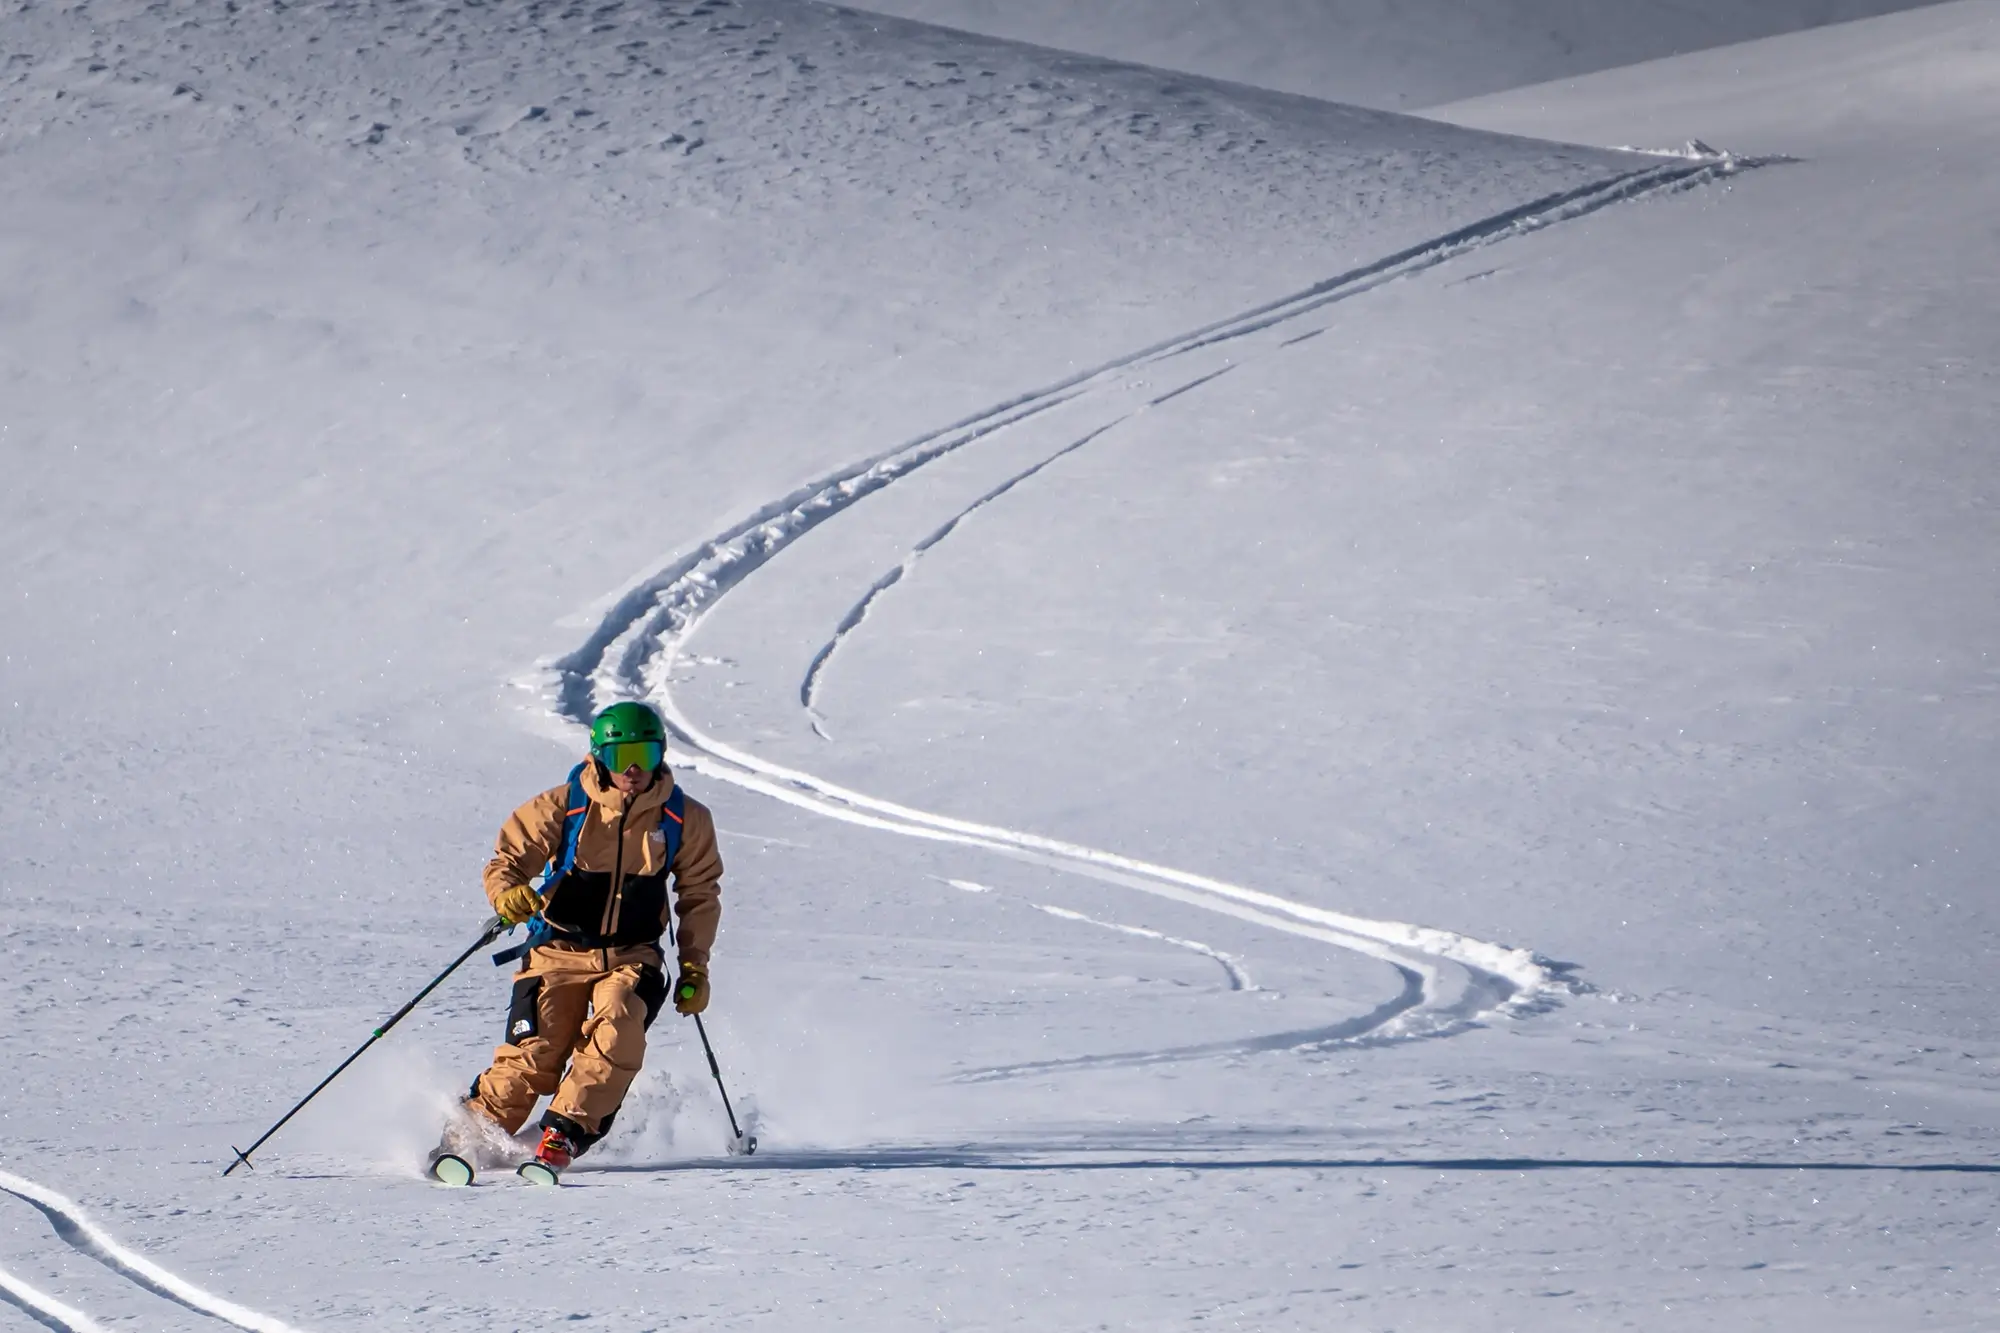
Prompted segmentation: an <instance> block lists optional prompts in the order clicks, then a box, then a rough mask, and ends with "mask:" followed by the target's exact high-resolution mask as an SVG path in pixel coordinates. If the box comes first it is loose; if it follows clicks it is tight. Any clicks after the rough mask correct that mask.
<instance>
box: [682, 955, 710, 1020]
mask: <svg viewBox="0 0 2000 1333" xmlns="http://www.w3.org/2000/svg"><path fill="white" fill-rule="evenodd" d="M706 1008H708V969H707V968H705V967H703V966H702V965H701V964H700V963H687V962H684V963H682V964H681V979H680V980H679V981H677V982H675V983H674V1012H675V1013H677V1014H698V1013H700V1012H701V1011H702V1010H704V1009H706Z"/></svg>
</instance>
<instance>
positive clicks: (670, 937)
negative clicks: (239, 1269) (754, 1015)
mask: <svg viewBox="0 0 2000 1333" xmlns="http://www.w3.org/2000/svg"><path fill="white" fill-rule="evenodd" d="M666 915H667V945H668V947H669V948H671V949H672V950H673V951H674V952H675V953H679V952H680V947H681V942H680V932H679V931H677V930H675V929H674V914H673V913H672V912H668V913H667V914H666ZM694 1030H695V1031H696V1032H699V1033H700V1034H701V1051H702V1054H703V1055H706V1056H707V1057H708V1072H709V1073H711V1074H713V1075H714V1076H715V1090H716V1091H717V1092H719V1093H721V1094H722V1113H723V1114H724V1115H726V1116H728V1117H729V1132H730V1133H731V1134H734V1135H735V1136H736V1146H737V1147H739V1148H741V1149H742V1150H743V1155H744V1156H745V1157H749V1156H751V1155H752V1154H754V1153H755V1152H756V1151H757V1136H756V1135H755V1134H745V1133H744V1132H743V1131H742V1129H741V1128H739V1127H738V1126H737V1124H736V1108H735V1107H733V1106H731V1105H730V1104H729V1089H728V1088H725V1087H723V1086H722V1066H721V1065H719V1064H717V1063H716V1062H715V1047H713V1046H711V1045H709V1044H708V1027H707V1025H706V1024H704V1023H703V1022H702V1021H701V1015H700V1014H695V1015H694Z"/></svg>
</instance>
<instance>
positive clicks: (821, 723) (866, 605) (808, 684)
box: [799, 371, 1222, 740]
mask: <svg viewBox="0 0 2000 1333" xmlns="http://www.w3.org/2000/svg"><path fill="white" fill-rule="evenodd" d="M1221 373H1222V372H1221V371H1217V372H1216V374H1218V375H1219V374H1221ZM1204 378H1207V379H1213V378H1214V376H1213V375H1211V376H1206V377H1204ZM1190 387H1192V386H1190ZM1170 396H1171V395H1170ZM1131 419H1132V414H1130V413H1127V414H1126V415H1124V416H1121V417H1119V418H1118V419H1117V420H1116V421H1109V422H1106V423H1105V424H1104V425H1102V426H1099V427H1097V428H1096V429H1095V430H1093V431H1091V432H1090V433H1089V434H1088V435H1085V436H1084V437H1083V438H1082V439H1079V440H1072V441H1071V442H1070V443H1068V444H1066V445H1064V446H1063V447H1062V448H1060V449H1058V450H1056V451H1055V452H1054V453H1052V454H1050V455H1049V456H1048V457H1047V458H1044V459H1043V460H1042V461H1041V462H1039V463H1036V464H1035V465H1034V466H1033V467H1030V468H1026V469H1023V470H1022V471H1020V472H1017V473H1015V474H1014V475H1013V476H1011V477H1009V478H1007V480H1005V481H1003V482H1001V483H1000V484H999V485H998V486H995V487H994V488H993V489H992V490H990V491H988V492H986V494H984V495H982V496H980V497H979V498H978V499H977V500H974V501H973V502H972V503H971V504H969V505H967V506H966V507H965V508H963V509H961V510H959V511H958V512H957V513H956V514H954V515H952V516H951V518H950V519H948V520H947V521H946V522H945V524H944V526H943V527H940V528H939V529H938V530H937V531H935V532H933V533H931V535H930V536H928V537H926V538H924V539H923V540H922V541H920V542H918V543H917V544H916V545H915V546H913V547H911V548H910V554H909V555H908V556H906V557H905V558H904V560H903V563H901V564H900V565H897V566H896V567H895V568H894V569H892V570H890V571H889V572H888V573H886V574H884V575H883V576H882V577H881V578H879V579H877V580H875V583H874V586H872V587H870V588H869V589H868V591H867V592H866V593H865V594H863V595H862V598H861V600H860V601H858V602H856V603H855V604H854V605H853V606H852V607H851V608H850V609H849V610H848V612H847V614H846V615H844V616H842V617H841V618H840V624H839V625H838V626H836V627H835V628H834V631H833V637H832V638H830V639H828V640H827V641H826V643H825V644H824V645H823V646H822V647H821V648H820V650H819V652H817V653H816V654H814V655H813V660H812V664H811V665H810V666H808V667H807V668H806V678H805V681H804V682H803V683H802V684H801V685H800V686H799V703H800V704H801V705H802V706H803V707H804V708H805V710H806V716H807V717H808V718H810V719H811V721H812V728H813V731H814V732H815V733H817V734H818V736H819V738H820V739H821V740H832V739H833V737H832V736H831V735H829V734H828V733H827V730H826V723H825V720H824V719H823V718H821V717H820V715H819V712H818V710H817V709H816V708H815V707H814V702H815V700H816V698H817V696H818V694H819V683H820V680H821V678H822V677H823V675H824V673H825V671H826V664H827V663H828V662H830V661H831V660H832V659H833V655H834V654H835V653H836V652H838V651H839V650H840V645H841V644H842V643H843V642H845V641H846V639H847V636H848V635H849V634H852V633H853V632H854V631H855V630H857V629H860V628H861V625H862V622H863V621H865V620H867V619H868V612H869V610H870V609H871V608H873V607H874V605H875V602H876V599H877V598H879V597H881V595H882V594H883V593H885V592H887V591H889V589H891V588H893V587H895V586H896V585H897V584H898V583H901V582H902V581H903V579H904V578H906V577H908V576H909V574H910V573H912V572H913V571H914V570H915V569H916V567H917V562H918V561H920V560H922V559H923V558H924V556H925V554H926V553H928V552H929V551H930V549H931V548H932V547H933V546H936V545H937V544H938V543H939V542H941V541H943V540H944V539H945V538H947V537H949V536H951V534H952V533H953V532H956V531H957V530H958V525H959V524H961V523H963V522H964V521H965V520H966V519H968V518H970V517H972V515H973V514H974V513H975V512H977V511H978V510H981V509H984V508H985V507H986V506H987V505H989V504H991V503H993V502H994V501H995V500H998V499H999V498H1000V497H1001V496H1003V495H1005V494H1006V493H1007V492H1009V491H1011V490H1013V489H1014V488H1015V487H1016V486H1019V485H1020V484H1021V483H1022V482H1024V481H1026V480H1028V478H1030V477H1032V476H1034V475H1035V474H1037V473H1038V472H1040V471H1042V470H1043V469H1044V468H1047V467H1052V466H1054V464H1055V463H1056V461H1057V460H1058V459H1061V458H1065V457H1067V456H1069V455H1070V454H1073V453H1075V452H1076V451H1077V450H1079V449H1081V448H1083V447H1084V446H1085V445H1087V444H1089V443H1090V442H1091V441H1092V440H1095V439H1096V438H1097V437H1098V436H1100V435H1103V434H1105V433H1106V432H1107V431H1110V430H1112V429H1113V428H1115V427H1117V426H1120V425H1123V424H1124V423H1125V422H1127V421H1129V420H1131Z"/></svg>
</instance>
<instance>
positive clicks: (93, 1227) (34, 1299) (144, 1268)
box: [0, 1171, 302, 1333]
mask: <svg viewBox="0 0 2000 1333" xmlns="http://www.w3.org/2000/svg"><path fill="white" fill-rule="evenodd" d="M0 1191H5V1192H6V1193H8V1194H11V1195H13V1196H14V1197H15V1198H17V1199H20V1200H21V1201H22V1202H23V1203H26V1204H28V1205H29V1206H31V1207H33V1208H34V1209H35V1210H36V1211H37V1212H39V1213H41V1215H42V1216H43V1217H45V1218H47V1219H48V1221H49V1226H50V1227H52V1228H53V1229H54V1230H55V1233H56V1237H57V1238H58V1239H59V1240H61V1241H63V1242H64V1243H65V1244H67V1245H69V1246H70V1247H71V1248H73V1249H75V1250H77V1251H79V1252H80V1253H83V1254H86V1255H89V1256H90V1257H91V1258H92V1259H95V1260H97V1262H99V1263H101V1264H103V1265H104V1266H105V1267H106V1268H108V1269H110V1270H111V1271H112V1272H114V1273H116V1274H118V1275H119V1276H120V1277H122V1278H124V1279H126V1280H127V1281H129V1282H131V1283H133V1284H135V1285H137V1286H140V1287H143V1288H144V1289H145V1290H147V1291H150V1292H152V1293H153V1294H154V1295H155V1296H160V1297H164V1298H165V1299H167V1300H170V1301H172V1302H174V1303H175V1304H176V1305H183V1306H186V1307H187V1308H188V1309H190V1310H193V1311H195V1312H196V1313H198V1314H205V1315H208V1316H210V1317H212V1318H215V1319H220V1320H222V1321H223V1322H224V1323H226V1324H234V1325H235V1326H236V1327H237V1328H242V1329H249V1330H251V1333H302V1331H301V1330H300V1329H297V1328H295V1327H294V1326H292V1325H291V1324H287V1323H285V1322H284V1321H282V1320H279V1319H274V1318H272V1317H271V1316H270V1315H267V1314H259V1313H258V1312H257V1311H255V1310H251V1309H247V1308H246V1307H244V1306H241V1305H238V1304H236V1303H235V1302H234V1301H229V1300H224V1299H223V1298H222V1297H220V1296H217V1295H215V1294H213V1293H211V1292H207V1291H204V1290H202V1289H201V1288H200V1287H197V1286H196V1285H194V1283H192V1282H189V1281H187V1280H186V1279H185V1278H181V1277H178V1276H176V1275H174V1274H173V1273H170V1272H168V1271H167V1270H166V1269H164V1268H162V1267H160V1266H159V1265H158V1264H156V1263H154V1262H153V1261H152V1260H150V1259H148V1258H146V1256H145V1255H143V1254H139V1253H138V1252H136V1251H134V1250H131V1249H128V1248H126V1247H125V1246H123V1245H121V1244H119V1243H118V1242H117V1241H116V1240H113V1239H112V1238H111V1236H110V1235H109V1234H108V1233H107V1232H105V1231H104V1230H103V1228H101V1227H99V1226H98V1225H97V1224H96V1223H95V1222H92V1221H91V1220H90V1218H89V1217H88V1216H86V1215H85V1213H84V1211H83V1209H81V1208H79V1207H78V1206H77V1205H76V1204H75V1203H74V1202H72V1201H71V1200H69V1199H67V1198H65V1197H64V1196H62V1195H60V1194H58V1193H56V1192H55V1191H54V1190H51V1189H47V1188H45V1187H44V1186H41V1185H37V1184H36V1183H35V1182H34V1181H32V1180H27V1179H25V1178H23V1177H21V1176H17V1175H14V1174H12V1173H11V1172H7V1171H0ZM0 1290H4V1291H5V1293H6V1295H7V1297H8V1298H9V1300H10V1302H11V1303H13V1304H15V1305H18V1306H20V1307H21V1308H23V1309H26V1310H28V1311H29V1312H30V1313H31V1314H32V1315H33V1316H34V1317H35V1318H36V1319H38V1320H40V1321H41V1322H42V1323H44V1324H47V1325H48V1326H49V1327H51V1328H64V1329H70V1330H72V1331H73V1333H94V1331H96V1330H101V1329H103V1327H104V1326H103V1325H101V1324H98V1323H96V1322H94V1321H92V1320H91V1319H90V1318H89V1317H88V1316H86V1315H84V1314H82V1313H80V1312H79V1311H76V1310H72V1309H70V1308H69V1307H68V1306H66V1305H63V1304H61V1303H60V1302H57V1301H55V1300H54V1299H53V1298H51V1297H49V1296H46V1295H44V1294H43V1293H41V1292H38V1291H36V1290H35V1289H34V1288H33V1287H30V1286H28V1285H27V1284H26V1283H23V1282H20V1281H19V1280H18V1279H14V1278H11V1277H9V1276H8V1275H7V1274H5V1273H0Z"/></svg>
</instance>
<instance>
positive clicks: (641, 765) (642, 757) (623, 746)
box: [597, 741, 667, 773]
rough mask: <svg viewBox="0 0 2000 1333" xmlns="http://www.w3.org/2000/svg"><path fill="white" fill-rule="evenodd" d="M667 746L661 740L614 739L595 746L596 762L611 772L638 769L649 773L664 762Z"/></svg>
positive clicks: (626, 771)
mask: <svg viewBox="0 0 2000 1333" xmlns="http://www.w3.org/2000/svg"><path fill="white" fill-rule="evenodd" d="M666 758H667V747H666V745H665V743H664V742H661V741H614V742H612V743H611V744H609V745H600V746H598V747H597V762H598V763H600V764H602V765H604V767H605V768H607V769H609V770H610V771H611V772H613V773H629V772H631V771H632V770H633V769H635V768H636V769H638V770H639V771H640V772H642V773H650V772H652V771H653V770H654V769H656V768H658V767H659V766H660V765H661V764H663V763H665V762H666Z"/></svg>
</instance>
